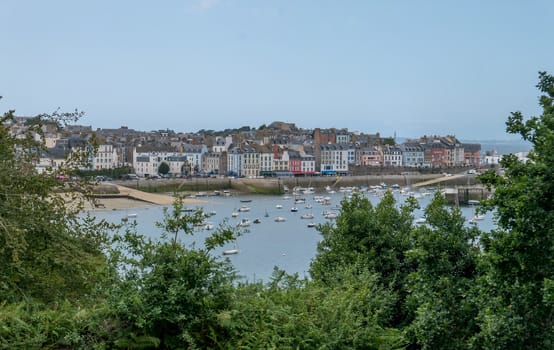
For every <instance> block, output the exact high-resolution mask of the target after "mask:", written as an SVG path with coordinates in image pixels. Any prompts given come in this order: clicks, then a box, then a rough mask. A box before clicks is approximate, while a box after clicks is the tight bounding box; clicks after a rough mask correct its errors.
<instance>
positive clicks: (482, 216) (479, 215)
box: [471, 214, 485, 221]
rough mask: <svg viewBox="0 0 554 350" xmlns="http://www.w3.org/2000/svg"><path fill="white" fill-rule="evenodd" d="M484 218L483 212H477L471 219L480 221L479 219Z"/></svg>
mask: <svg viewBox="0 0 554 350" xmlns="http://www.w3.org/2000/svg"><path fill="white" fill-rule="evenodd" d="M484 219H485V215H483V214H477V215H475V216H474V217H473V218H472V219H471V220H474V221H481V220H484Z"/></svg>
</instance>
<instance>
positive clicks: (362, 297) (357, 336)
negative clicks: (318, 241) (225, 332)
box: [223, 266, 405, 349]
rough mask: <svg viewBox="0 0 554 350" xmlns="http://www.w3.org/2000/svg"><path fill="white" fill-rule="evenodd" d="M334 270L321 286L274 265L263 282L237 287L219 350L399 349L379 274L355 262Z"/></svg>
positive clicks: (401, 341) (400, 338)
mask: <svg viewBox="0 0 554 350" xmlns="http://www.w3.org/2000/svg"><path fill="white" fill-rule="evenodd" d="M336 274H337V279H336V282H335V283H333V284H325V285H323V284H320V283H317V282H313V281H309V280H305V279H304V280H302V279H299V278H298V276H297V275H292V276H291V275H287V274H285V273H284V272H283V271H280V270H278V269H276V270H275V271H274V273H273V276H272V281H271V282H270V283H268V284H267V285H262V284H261V283H255V284H243V285H239V287H238V289H237V294H236V297H235V298H234V303H233V306H234V307H233V309H232V310H231V311H230V313H229V316H228V319H227V320H226V322H227V324H228V325H229V327H230V328H231V330H232V331H231V334H232V336H231V337H230V339H229V340H228V341H227V342H226V343H224V344H223V345H224V348H228V349H399V348H403V346H404V344H405V341H404V338H403V336H402V333H401V332H400V331H398V330H395V329H391V328H386V327H385V326H384V324H385V323H387V318H388V315H389V314H390V309H391V308H392V306H393V305H394V302H395V298H394V295H393V293H391V292H390V291H388V290H387V289H386V288H383V287H382V286H381V284H380V283H379V276H378V275H376V274H373V273H370V272H369V271H367V270H365V272H360V271H358V269H357V268H356V267H355V266H346V267H343V268H342V269H340V270H337V272H336Z"/></svg>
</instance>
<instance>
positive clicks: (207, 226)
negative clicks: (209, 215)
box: [204, 222, 215, 231]
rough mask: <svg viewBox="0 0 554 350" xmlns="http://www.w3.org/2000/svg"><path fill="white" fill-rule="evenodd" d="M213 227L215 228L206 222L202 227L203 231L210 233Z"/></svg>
mask: <svg viewBox="0 0 554 350" xmlns="http://www.w3.org/2000/svg"><path fill="white" fill-rule="evenodd" d="M214 227H215V226H214V224H212V223H211V222H207V223H206V225H205V226H204V229H205V230H208V231H211V230H213V229H214Z"/></svg>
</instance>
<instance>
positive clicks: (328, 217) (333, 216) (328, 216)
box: [325, 213, 338, 220]
mask: <svg viewBox="0 0 554 350" xmlns="http://www.w3.org/2000/svg"><path fill="white" fill-rule="evenodd" d="M337 216H338V215H337V214H335V213H327V215H325V219H329V220H334V219H336V218H337Z"/></svg>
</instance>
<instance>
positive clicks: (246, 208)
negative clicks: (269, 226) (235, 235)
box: [239, 205, 250, 213]
mask: <svg viewBox="0 0 554 350" xmlns="http://www.w3.org/2000/svg"><path fill="white" fill-rule="evenodd" d="M239 211H240V212H241V213H242V212H247V211H250V207H247V206H245V205H243V206H241V207H240V208H239Z"/></svg>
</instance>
